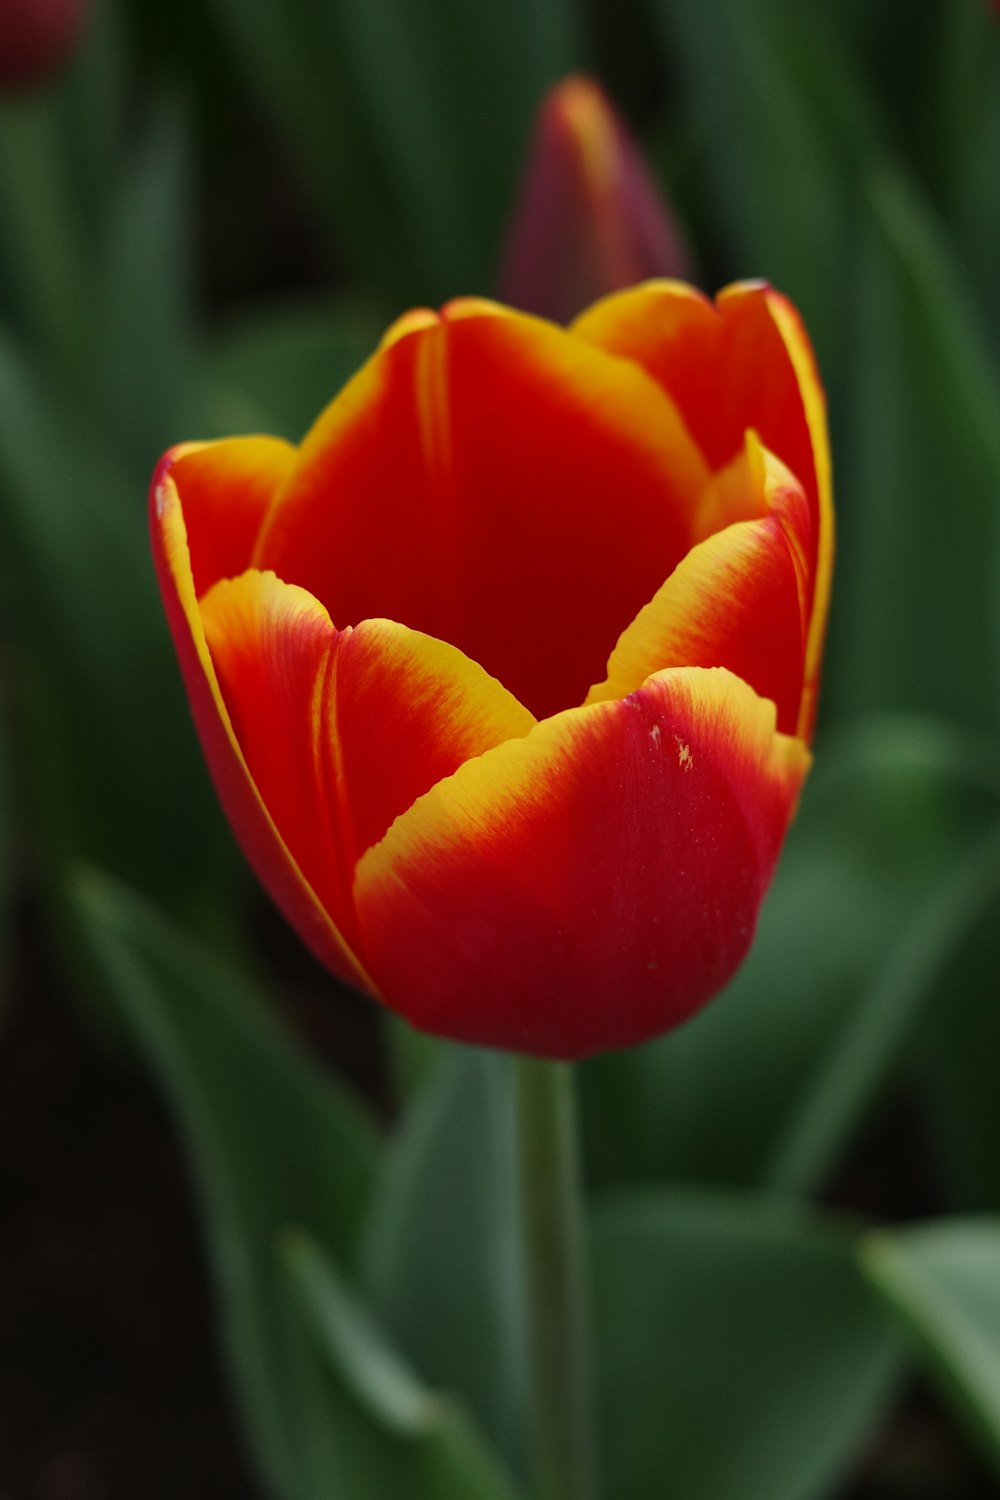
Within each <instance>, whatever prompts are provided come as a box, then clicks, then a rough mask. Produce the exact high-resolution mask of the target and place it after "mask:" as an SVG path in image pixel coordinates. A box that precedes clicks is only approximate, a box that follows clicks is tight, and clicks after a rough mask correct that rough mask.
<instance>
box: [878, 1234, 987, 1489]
mask: <svg viewBox="0 0 1000 1500" xmlns="http://www.w3.org/2000/svg"><path fill="white" fill-rule="evenodd" d="M861 1260H862V1264H863V1266H864V1268H865V1269H866V1271H867V1272H868V1275H869V1276H870V1278H871V1280H872V1282H873V1284H874V1285H875V1286H876V1287H877V1288H878V1289H879V1291H880V1292H881V1293H882V1294H883V1295H884V1297H885V1298H886V1300H887V1301H888V1303H889V1305H890V1306H891V1307H892V1308H893V1309H894V1311H895V1312H896V1313H897V1314H898V1316H899V1318H900V1320H901V1322H902V1324H903V1326H904V1328H905V1329H906V1330H907V1332H908V1333H909V1334H910V1336H911V1338H912V1339H913V1343H914V1346H915V1348H916V1350H917V1352H918V1353H919V1354H920V1355H921V1356H922V1358H923V1360H924V1363H925V1365H926V1368H927V1371H928V1374H929V1375H930V1376H931V1377H932V1378H933V1379H935V1380H936V1381H937V1383H938V1385H939V1386H940V1388H941V1390H942V1392H943V1393H944V1395H945V1396H946V1397H947V1399H948V1400H949V1401H950V1402H951V1404H952V1406H953V1407H954V1409H955V1412H956V1414H957V1415H958V1417H959V1418H960V1419H961V1420H962V1421H963V1422H964V1423H965V1424H966V1426H967V1427H968V1429H969V1430H970V1432H971V1433H972V1434H973V1436H974V1437H975V1438H977V1439H978V1441H979V1443H980V1445H981V1447H982V1449H983V1451H984V1453H985V1454H986V1456H987V1458H988V1459H989V1460H990V1462H991V1463H992V1465H993V1467H994V1469H995V1470H996V1471H997V1473H1000V1219H998V1218H985V1217H984V1218H982V1219H952V1220H943V1221H941V1222H940V1223H936V1224H921V1225H919V1226H917V1227H916V1228H913V1229H905V1230H899V1231H896V1232H893V1233H889V1232H884V1233H879V1234H873V1235H871V1236H869V1237H868V1238H867V1239H866V1240H865V1241H864V1244H863V1249H862V1255H861Z"/></svg>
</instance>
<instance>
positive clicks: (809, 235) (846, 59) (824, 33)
mask: <svg viewBox="0 0 1000 1500" xmlns="http://www.w3.org/2000/svg"><path fill="white" fill-rule="evenodd" d="M649 4H650V7H651V13H652V15H653V18H654V20H655V22H656V23H657V25H658V29H659V34H660V38H661V47H662V50H663V55H664V61H665V62H666V63H668V64H673V66H674V69H675V70H676V73H677V77H678V82H679V86H680V88H681V89H682V90H683V95H684V101H685V105H686V119H687V122H688V125H689V128H693V130H694V131H695V133H696V135H697V139H698V140H699V141H700V150H699V152H698V162H697V165H696V167H695V171H696V173H697V175H698V176H699V177H700V178H701V179H702V180H703V181H704V182H705V183H706V184H707V186H708V192H709V194H710V202H711V206H712V216H713V219H714V221H715V227H717V231H718V232H717V234H715V235H712V236H710V238H711V239H712V240H713V241H715V249H716V256H717V258H718V256H719V242H720V241H721V245H722V247H723V249H722V255H721V262H722V264H721V267H720V269H719V270H718V272H717V274H719V275H721V277H722V278H723V279H731V278H732V277H747V276H761V277H764V278H766V279H767V280H769V281H772V282H773V283H774V284H775V285H776V286H779V287H780V288H781V289H782V291H784V292H786V293H787V294H788V295H789V296H790V297H792V298H793V299H794V301H795V302H796V304H797V305H798V307H799V308H800V310H801V312H802V314H803V316H804V318H805V321H806V326H807V327H808V329H809V331H810V334H811V336H812V339H813V341H814V343H815V345H816V347H817V350H818V352H819V355H820V365H821V368H822V369H823V371H824V374H825V376H826V378H827V380H828V381H830V379H831V375H832V371H833V370H834V367H835V363H836V361H837V357H838V355H839V351H840V346H841V331H842V325H843V306H844V291H845V286H846V275H847V269H848V245H849V241H850V233H851V229H852V220H853V217H854V214H853V207H852V204H853V199H854V196H855V193H856V189H855V187H854V184H853V176H854V172H855V169H856V164H857V161H858V160H859V158H862V157H865V158H867V159H868V160H869V161H870V160H871V157H872V155H873V154H877V153H878V152H880V151H881V149H882V148H881V142H880V140H879V136H878V130H877V127H876V125H875V123H874V122H873V120H872V119H871V118H870V111H869V108H868V103H869V101H868V99H867V97H866V90H865V80H864V79H863V78H862V77H860V76H858V75H857V74H856V72H855V69H854V65H853V59H852V56H851V54H850V53H849V52H848V51H847V50H846V49H844V48H842V47H841V46H839V45H838V38H837V37H836V35H835V34H834V33H833V31H832V29H830V28H829V27H828V26H827V24H826V22H827V17H826V15H825V13H821V12H819V11H818V10H816V9H815V8H812V9H810V11H809V12H808V15H805V14H802V15H798V14H796V13H795V11H794V9H793V8H792V7H790V6H784V7H783V8H781V13H780V18H779V17H777V16H776V15H775V14H774V11H775V6H774V4H773V3H771V0H751V3H747V0H701V3H700V4H698V5H691V4H689V3H688V0H649Z"/></svg>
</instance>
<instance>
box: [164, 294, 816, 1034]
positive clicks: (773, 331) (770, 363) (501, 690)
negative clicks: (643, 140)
mask: <svg viewBox="0 0 1000 1500" xmlns="http://www.w3.org/2000/svg"><path fill="white" fill-rule="evenodd" d="M152 529H153V540H154V550H155V555H156V560H157V565H158V569H159V576H160V582H161V586H162V590H163V595H164V599H165V602H166V608H167V613H168V616H169V620H170V625H171V628H172V630H173V634H174V639H175V642H176V646H177V651H178V654H179V657H180V661H181V666H182V669H183V672H184V676H185V680H186V683H187V688H188V692H189V695H190V699H191V703H192V706H193V710H194V714H195V718H196V721H197V725H198V729H199V732H200V735H201V739H202V744H203V746H204V749H205V753H206V756H207V758H208V761H209V764H210V766H211V769H212V772H213V775H214V778H215V782H216V785H217V787H218V790H219V794H220V797H221V799H222V801H223V803H224V805H225V807H226V810H227V812H228V814H229V817H230V819H231V821H232V824H233V826H234V828H235V830H236V833H237V836H238V837H239V839H240V842H241V844H242V846H243V848H244V850H245V851H246V854H247V856H248V857H249V859H250V861H251V863H252V864H253V865H254V867H255V869H256V870H257V871H258V873H259V875H260V876H261V878H262V880H263V881H264V883H265V885H266V886H267V887H268V889H269V891H270V892H271V894H272V896H273V897H274V899H275V900H276V901H277V903H278V904H279V906H280V907H281V908H282V910H283V911H284V912H285V914H286V916H287V917H288V919H289V920H290V921H291V922H292V923H293V925H294V926H295V927H296V928H297V929H298V931H299V932H300V934H301V935H302V936H303V938H304V939H305V940H306V941H307V942H308V943H309V945H310V946H311V947H312V948H313V950H314V951H315V952H316V953H317V954H318V955H319V956H320V958H321V959H323V960H324V961H325V963H326V964H328V965H329V967H330V968H331V969H332V970H333V971H334V972H335V973H336V974H338V975H339V976H340V977H341V978H343V979H345V980H347V981H348V982H349V983H351V984H353V985H356V986H358V987H359V988H360V989H362V990H365V991H367V992H368V993H369V994H370V995H372V996H374V997H376V998H378V999H379V1000H381V1001H383V1002H384V1003H385V1004H386V1005H387V1006H388V1007H390V1008H391V1009H392V1010H394V1011H397V1012H399V1013H401V1014H402V1015H404V1016H406V1017H407V1018H408V1019H409V1020H410V1021H411V1022H412V1023H413V1024H414V1025H416V1026H418V1027H421V1028H423V1029H424V1030H427V1031H430V1032H434V1033H438V1034H440V1035H444V1036H448V1037H455V1038H459V1039H461V1040H464V1041H468V1042H474V1043H481V1044H486V1045H492V1046H498V1047H506V1048H510V1049H513V1050H516V1051H523V1052H529V1053H536V1054H539V1055H545V1056H552V1057H561V1058H572V1057H580V1056H583V1055H586V1054H588V1053H593V1052H596V1051H599V1050H602V1049H607V1048H613V1047H622V1046H627V1045H630V1044H633V1043H637V1042H642V1041H644V1040H645V1039H647V1038H649V1037H652V1036H655V1035H656V1034H658V1033H659V1032H662V1031H665V1030H666V1029H668V1028H669V1027H672V1026H674V1025H676V1024H677V1023H678V1022H680V1021H683V1020H684V1019H685V1017H687V1016H689V1015H691V1014H692V1013H693V1012H694V1011H695V1010H697V1009H698V1007H699V1006H701V1005H702V1004H703V1003H704V1002H705V1001H706V1000H707V999H708V998H709V997H710V996H711V995H712V994H714V993H715V992H716V991H717V990H718V989H719V988H720V987H721V986H722V985H724V984H725V982H726V981H727V979H728V978H729V977H730V975H731V974H732V973H733V971H734V970H735V969H736V967H737V965H738V964H739V963H740V961H741V960H742V958H743V956H744V954H745V952H746V950H747V947H748V945H749V943H750V940H751V937H752V934H753V930H754V925H755V922H756V918H757V912H758V908H759V906H760V903H761V900H762V898H763V896H764V893H765V891H766V889H767V886H768V883H769V881H770V879H771V875H772V872H773V870H774V866H775V862H776V860H777V858H778V853H779V850H780V847H781V843H782V840H783V837H784V834H785V831H786V829H787V827H788V824H789V821H790V819H791V817H792V814H793V811H794V808H795V804H796V800H797V797H798V794H799V790H800V788H801V785H802V782H803V778H804V777H805V775H806V772H807V769H808V766H809V762H810V755H809V749H808V743H809V739H810V734H811V730H812V724H813V716H814V711H815V702H816V691H817V683H818V678H819V669H820V657H821V652H822V643H823V632H824V623H825V618H826V609H827V597H828V591H829V582H830V569H831V561H832V550H833V542H832V517H831V499H830V475H829V457H828V449H827V437H826V425H825V408H824V400H823V395H822V391H821V387H820V384H819V381H818V378H817V374H816V370H815V366H814V362H813V356H812V352H811V350H810V347H809V343H808V341H807V339H806V336H805V334H804V332H803V329H802V326H801V324H800V322H799V319H798V317H797V315H796V313H795V311H794V309H793V308H792V307H791V305H790V304H789V303H788V302H787V301H786V300H785V299H784V298H783V297H781V296H779V295H778V294H777V293H775V292H773V291H772V290H770V289H769V288H768V287H766V286H763V285H756V284H755V285H750V284H747V285H739V286H734V287H730V288H729V289H728V290H727V291H726V292H724V293H722V295H721V296H720V297H719V299H718V301H717V302H716V303H715V304H713V303H711V302H710V301H708V300H707V299H705V298H704V297H702V296H701V295H700V294H699V293H698V292H695V291H693V290H692V289H691V288H689V287H686V286H683V285H681V284H679V283H675V282H652V283H648V284H646V285H644V286H641V287H637V288H635V289H633V290H631V291H626V292H621V293H618V294H615V295H613V296H610V297H607V298H605V299H604V300H603V301H601V302H599V303H597V304H596V305H595V306H594V307H592V308H591V309H590V310H589V311H587V312H585V313H584V314H582V315H581V316H580V317H579V318H578V319H577V320H576V322H575V323H574V324H573V325H572V326H571V327H570V328H569V329H568V330H564V329H562V328H559V327H556V326H555V325H554V324H551V323H547V322H544V321H542V320H541V319H537V318H533V317H529V316H527V315H525V314H521V313H513V312H510V311H508V310H506V309H504V308H502V307H499V306H496V305H494V304H491V303H486V302H480V301H472V300H461V301H457V302H453V303H451V304H449V305H448V306H447V307H446V308H444V310H443V311H442V312H441V313H440V314H436V313H432V312H428V311H417V312H414V313H410V314H408V315H407V316H406V317H404V318H403V319H401V320H400V321H399V322H398V323H397V324H396V325H395V326H394V327H393V328H392V329H390V331H389V333H388V334H387V335H386V337H385V339H384V340H383V342H382V345H381V347H380V348H379V350H378V351H377V352H376V354H375V355H374V356H373V358H372V359H371V360H370V361H369V362H368V363H367V364H366V365H365V366H364V368H363V369H362V370H361V371H360V372H359V373H358V374H357V375H356V376H355V377H354V378H353V379H352V380H351V381H350V382H349V383H348V385H347V386H346V387H345V388H344V390H343V391H342V392H341V393H340V395H339V396H337V397H336V399H335V400H334V401H333V402H332V404H331V405H330V406H329V407H328V408H327V410H326V411H325V412H324V413H323V414H322V415H321V416H320V418H319V420H318V421H317V422H316V424H315V426H314V427H313V428H312V430H311V431H310V432H309V434H308V435H307V436H306V438H305V439H304V441H303V442H302V444H301V445H300V446H299V447H293V446H291V445H290V444H288V443H285V442H282V441H279V440H277V439H275V438H269V437H248V438H234V439H230V440H224V441H220V442H215V443H207V444H188V445H184V446H181V447H177V448H174V449H172V450H171V451H170V452H169V453H168V454H167V455H166V456H165V458H164V459H163V461H162V463H161V465H160V467H159V469H158V471H157V474H156V477H155V480H154V484H153V489H152Z"/></svg>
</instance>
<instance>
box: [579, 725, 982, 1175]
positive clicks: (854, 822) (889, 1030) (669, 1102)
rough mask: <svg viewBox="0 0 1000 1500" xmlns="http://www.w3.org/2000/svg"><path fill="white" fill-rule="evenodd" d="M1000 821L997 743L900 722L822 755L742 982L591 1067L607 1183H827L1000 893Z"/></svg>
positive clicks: (597, 1150) (600, 1164) (588, 1080)
mask: <svg viewBox="0 0 1000 1500" xmlns="http://www.w3.org/2000/svg"><path fill="white" fill-rule="evenodd" d="M998 816H1000V799H998V790H997V786H996V784H995V775H994V767H993V764H992V752H991V750H990V747H989V746H988V745H987V746H983V747H981V746H980V745H979V743H978V742H977V741H974V740H967V739H965V738H964V737H961V736H957V735H955V734H953V733H951V732H949V731H946V730H944V729H942V728H941V727H939V726H935V725H933V724H926V723H925V724H921V723H919V722H912V723H907V722H903V721H901V722H897V723H895V724H894V723H892V722H891V721H890V722H887V723H883V724H881V725H876V726H870V727H868V728H866V729H864V730H862V731H860V732H858V733H856V734H854V735H852V736H850V737H846V738H845V739H844V740H843V741H842V743H841V745H840V748H839V750H838V749H837V748H835V747H834V746H833V745H830V746H828V747H827V748H826V749H825V750H821V751H820V755H819V763H818V765H817V767H816V770H815V772H814V773H813V779H812V783H811V785H810V786H809V787H808V788H807V791H806V795H805V797H804V800H803V805H802V809H801V812H800V815H799V820H798V823H797V825H796V826H795V827H794V828H793V830H792V833H791V835H790V837H789V841H788V848H787V849H786V851H785V854H784V856H783V860H782V863H781V865H780V866H779V870H778V874H777V877H776V880H775V883H774V888H773V890H772V891H771V893H770V895H769V896H768V898H767V901H766V902H765V905H764V910H763V913H762V916H761V921H760V926H759V931H758V934H757V937H756V940H755V944H754V947H753V949H752V950H751V953H750V956H749V958H748V960H747V961H746V963H745V964H744V966H743V968H742V970H741V971H740V972H739V973H738V974H737V976H736V977H735V979H734V980H733V982H732V983H731V984H730V986H729V987H728V989H727V990H726V991H725V993H724V994H723V995H721V996H720V997H719V998H718V999H716V1000H714V1001H712V1002H711V1003H710V1004H709V1005H708V1006H707V1007H706V1009H705V1010H704V1011H703V1012H702V1013H701V1014H700V1015H699V1016H697V1017H696V1018H695V1019H694V1020H693V1021H691V1022H689V1023H688V1024H687V1025H686V1026H684V1027H683V1028H681V1029H680V1030H679V1031H677V1032H675V1033H673V1034H671V1035H670V1036H667V1037H665V1038H664V1039H663V1040H662V1041H659V1042H656V1043H654V1044H652V1045H650V1046H648V1047H644V1048H640V1049H638V1050H636V1051H634V1052H632V1053H623V1054H620V1055H618V1056H614V1057H608V1058H601V1059H597V1060H595V1061H594V1062H593V1063H590V1064H588V1065H587V1066H586V1068H585V1069H584V1072H583V1082H584V1098H585V1102H586V1114H585V1121H586V1125H587V1131H588V1143H589V1159H590V1160H591V1161H592V1163H593V1164H594V1167H595V1170H596V1171H597V1173H598V1175H599V1176H600V1177H602V1178H604V1179H615V1178H617V1179H619V1180H620V1179H622V1178H628V1177H633V1178H634V1177H635V1175H636V1174H637V1173H638V1174H640V1175H642V1176H647V1175H648V1176H654V1177H657V1176H659V1177H662V1176H670V1177H683V1178H694V1179H715V1180H722V1181H729V1182H744V1183H764V1184H768V1185H770V1186H772V1187H774V1188H779V1189H781V1190H782V1191H785V1192H796V1193H805V1192H810V1191H814V1190H816V1188H817V1187H818V1186H819V1185H820V1184H821V1182H822V1181H823V1180H824V1179H825V1178H826V1177H827V1176H828V1175H829V1173H830V1172H831V1170H832V1169H833V1168H834V1167H835V1166H836V1163H837V1160H838V1158H839V1156H840V1154H841V1152H842V1151H843V1150H844V1148H845V1146H846V1145H847V1144H848V1142H849V1141H850V1139H851V1137H852V1135H853V1133H854V1131H855V1130H856V1129H857V1127H858V1124H859V1122H860V1120H861V1119H862V1118H863V1115H864V1112H865V1110H866V1109H867V1108H868V1107H869V1106H870V1104H871V1102H872V1100H873V1098H874V1096H875V1094H876V1092H877V1090H878V1088H879V1086H880V1085H881V1083H882V1082H883V1080H884V1078H885V1076H886V1074H887V1073H888V1071H889V1070H890V1069H891V1068H892V1067H893V1066H894V1064H896V1063H897V1062H898V1061H899V1059H900V1058H901V1054H902V1051H903V1047H904V1043H905V1042H906V1040H907V1036H908V1033H909V1031H910V1028H911V1027H912V1025H913V1023H914V1021H915V1019H916V1017H917V1015H918V1013H919V1008H920V1006H921V1004H922V1003H923V1002H924V1000H925V999H926V997H927V995H928V992H929V991H930V989H931V988H932V986H933V984H934V983H935V981H936V979H937V976H938V974H939V972H940V971H941V969H942V967H943V965H944V964H945V962H946V961H947V960H948V959H949V958H950V955H951V954H952V953H953V952H954V950H955V948H956V947H957V946H958V945H959V944H960V943H961V942H962V941H963V939H964V937H965V935H966V932H967V930H968V927H969V925H970V924H971V922H972V921H973V920H974V917H975V912H976V911H977V910H981V909H982V903H983V902H984V901H985V900H987V899H988V897H989V893H990V891H991V888H992V881H993V880H994V879H995V874H996V860H997V853H998V841H997V833H996V829H997V828H998V827H1000V822H998ZM984 829H985V832H984ZM981 840H984V842H983V843H982V844H981V843H980V841H981ZM986 841H988V842H986Z"/></svg>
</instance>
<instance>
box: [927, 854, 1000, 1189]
mask: <svg viewBox="0 0 1000 1500" xmlns="http://www.w3.org/2000/svg"><path fill="white" fill-rule="evenodd" d="M994 877H995V878H994V881H993V888H992V891H989V890H987V891H986V892H985V894H986V896H987V899H986V900H985V901H984V902H982V903H980V910H979V911H978V913H977V914H976V915H975V920H974V921H973V924H972V930H971V933H970V937H969V940H968V941H967V942H965V943H964V944H963V945H962V947H961V949H960V950H959V951H958V953H956V954H955V955H954V957H953V958H952V960H951V962H950V963H949V964H948V967H947V970H946V971H945V972H944V973H943V974H942V975H941V977H940V979H939V982H938V983H937V985H936V986H935V988H934V992H933V994H932V996H931V1002H930V1004H929V1005H928V1007H927V1011H926V1015H925V1017H924V1023H923V1025H922V1026H921V1027H920V1028H919V1030H918V1033H917V1037H916V1039H915V1046H914V1048H913V1063H914V1069H915V1075H916V1079H917V1082H918V1084H919V1087H920V1091H921V1105H922V1110H923V1113H924V1115H925V1117H926V1119H927V1120H928V1122H929V1127H930V1128H929V1132H928V1135H929V1141H930V1145H931V1149H932V1151H933V1154H934V1158H935V1164H936V1165H937V1166H938V1167H943V1168H944V1172H945V1176H946V1178H947V1181H948V1184H949V1186H950V1188H951V1190H952V1193H953V1195H954V1198H955V1200H956V1203H957V1206H958V1207H959V1208H960V1209H962V1210H983V1209H994V1210H1000V1099H998V1095H997V1059H998V1058H1000V1006H998V1005H997V969H998V962H1000V938H998V934H1000V859H998V860H997V862H996V864H995V865H994Z"/></svg>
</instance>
